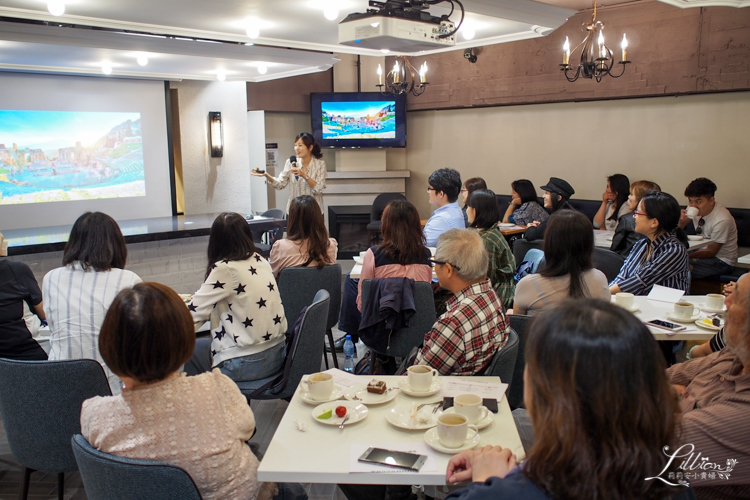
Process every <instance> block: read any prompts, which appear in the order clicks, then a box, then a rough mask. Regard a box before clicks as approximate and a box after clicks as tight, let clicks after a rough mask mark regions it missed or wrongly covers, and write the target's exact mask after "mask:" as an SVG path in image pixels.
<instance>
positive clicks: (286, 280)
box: [278, 264, 341, 368]
mask: <svg viewBox="0 0 750 500" xmlns="http://www.w3.org/2000/svg"><path fill="white" fill-rule="evenodd" d="M278 281H279V293H280V294H281V302H282V303H283V304H284V314H285V315H286V322H287V325H288V326H287V331H292V328H293V327H294V322H295V320H296V319H297V316H299V312H300V311H301V310H302V308H303V307H305V306H307V305H309V304H310V303H311V302H312V301H313V297H315V294H316V293H317V292H318V290H326V291H327V292H328V293H329V294H330V296H331V305H330V306H329V308H328V318H326V324H325V328H326V335H327V337H328V343H329V344H330V349H331V357H332V358H333V366H335V367H336V368H338V367H339V361H338V359H337V358H336V352H335V350H334V346H333V332H332V328H333V327H334V325H336V323H338V321H339V311H340V310H341V264H332V265H330V266H323V268H321V269H318V268H316V267H287V268H284V269H282V270H281V272H280V273H279V280H278ZM323 355H324V356H325V353H324V354H323ZM324 359H325V363H326V368H327V367H328V357H327V356H325V358H324Z"/></svg>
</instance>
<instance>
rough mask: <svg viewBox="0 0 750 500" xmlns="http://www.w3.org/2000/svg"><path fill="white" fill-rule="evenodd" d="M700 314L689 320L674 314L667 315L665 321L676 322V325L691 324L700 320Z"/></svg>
mask: <svg viewBox="0 0 750 500" xmlns="http://www.w3.org/2000/svg"><path fill="white" fill-rule="evenodd" d="M700 317H701V313H698V314H694V315H693V316H692V317H691V318H681V317H679V316H675V315H674V313H667V319H668V320H670V321H676V322H678V323H693V322H695V320H697V319H700Z"/></svg>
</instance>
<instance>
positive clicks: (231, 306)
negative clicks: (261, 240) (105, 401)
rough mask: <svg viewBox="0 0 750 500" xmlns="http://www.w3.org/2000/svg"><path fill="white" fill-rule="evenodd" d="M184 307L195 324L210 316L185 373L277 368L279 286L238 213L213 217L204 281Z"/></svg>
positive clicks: (235, 375)
mask: <svg viewBox="0 0 750 500" xmlns="http://www.w3.org/2000/svg"><path fill="white" fill-rule="evenodd" d="M316 204H317V203H316ZM188 309H190V311H191V312H192V314H193V320H194V321H195V322H196V323H197V322H203V321H206V320H207V319H210V321H211V336H212V337H213V339H210V338H209V339H204V338H201V339H198V342H197V344H196V347H195V355H194V356H193V358H192V359H191V360H190V363H189V364H188V365H187V366H186V367H185V371H187V372H188V373H189V374H190V375H195V374H197V373H202V372H206V371H209V370H211V369H212V368H219V369H220V370H221V373H223V374H224V375H226V376H227V377H229V378H231V379H232V380H234V381H235V382H250V381H254V380H260V379H263V378H265V377H268V376H270V375H273V374H274V373H276V372H278V371H279V370H280V369H281V366H282V364H283V362H284V345H285V344H284V342H285V340H286V336H285V333H286V330H287V319H286V317H285V316H284V307H283V306H282V305H281V296H280V295H279V287H278V286H277V285H276V280H275V279H274V277H273V272H272V271H271V265H270V264H269V263H268V262H267V261H266V259H264V258H263V257H261V256H260V254H258V253H256V252H255V244H254V243H253V234H252V233H251V232H250V226H248V224H247V222H246V221H245V218H244V217H242V216H241V215H240V214H236V213H232V212H224V213H222V214H219V216H218V217H216V220H214V223H213V225H212V226H211V235H210V236H209V238H208V268H207V269H206V280H205V281H204V282H203V285H201V287H200V288H199V289H198V291H197V292H195V294H194V295H193V300H192V301H191V302H190V304H189V305H188ZM295 319H296V318H295ZM209 353H210V354H209ZM244 385H246V386H247V387H248V388H249V387H250V385H252V384H244Z"/></svg>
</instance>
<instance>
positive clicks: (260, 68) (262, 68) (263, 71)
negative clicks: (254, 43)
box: [258, 66, 268, 75]
mask: <svg viewBox="0 0 750 500" xmlns="http://www.w3.org/2000/svg"><path fill="white" fill-rule="evenodd" d="M258 73H260V74H261V75H265V74H266V73H268V68H267V67H265V66H258Z"/></svg>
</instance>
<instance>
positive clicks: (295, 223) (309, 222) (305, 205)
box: [287, 194, 334, 269]
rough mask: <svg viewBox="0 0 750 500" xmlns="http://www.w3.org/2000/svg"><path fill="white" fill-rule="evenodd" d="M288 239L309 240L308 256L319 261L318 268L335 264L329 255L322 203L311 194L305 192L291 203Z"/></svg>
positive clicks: (328, 242)
mask: <svg viewBox="0 0 750 500" xmlns="http://www.w3.org/2000/svg"><path fill="white" fill-rule="evenodd" d="M287 239H289V240H291V241H299V242H303V241H307V256H308V257H309V258H310V259H311V261H313V260H314V261H316V262H317V263H318V269H322V268H323V266H325V265H327V264H333V263H334V262H332V261H330V257H328V245H330V244H331V243H330V241H328V230H327V229H326V223H325V221H324V220H323V214H322V213H321V211H320V205H318V202H317V201H315V198H313V197H312V196H310V195H309V194H303V195H302V196H298V197H296V198H294V199H293V200H292V202H291V203H290V204H289V219H288V220H287Z"/></svg>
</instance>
